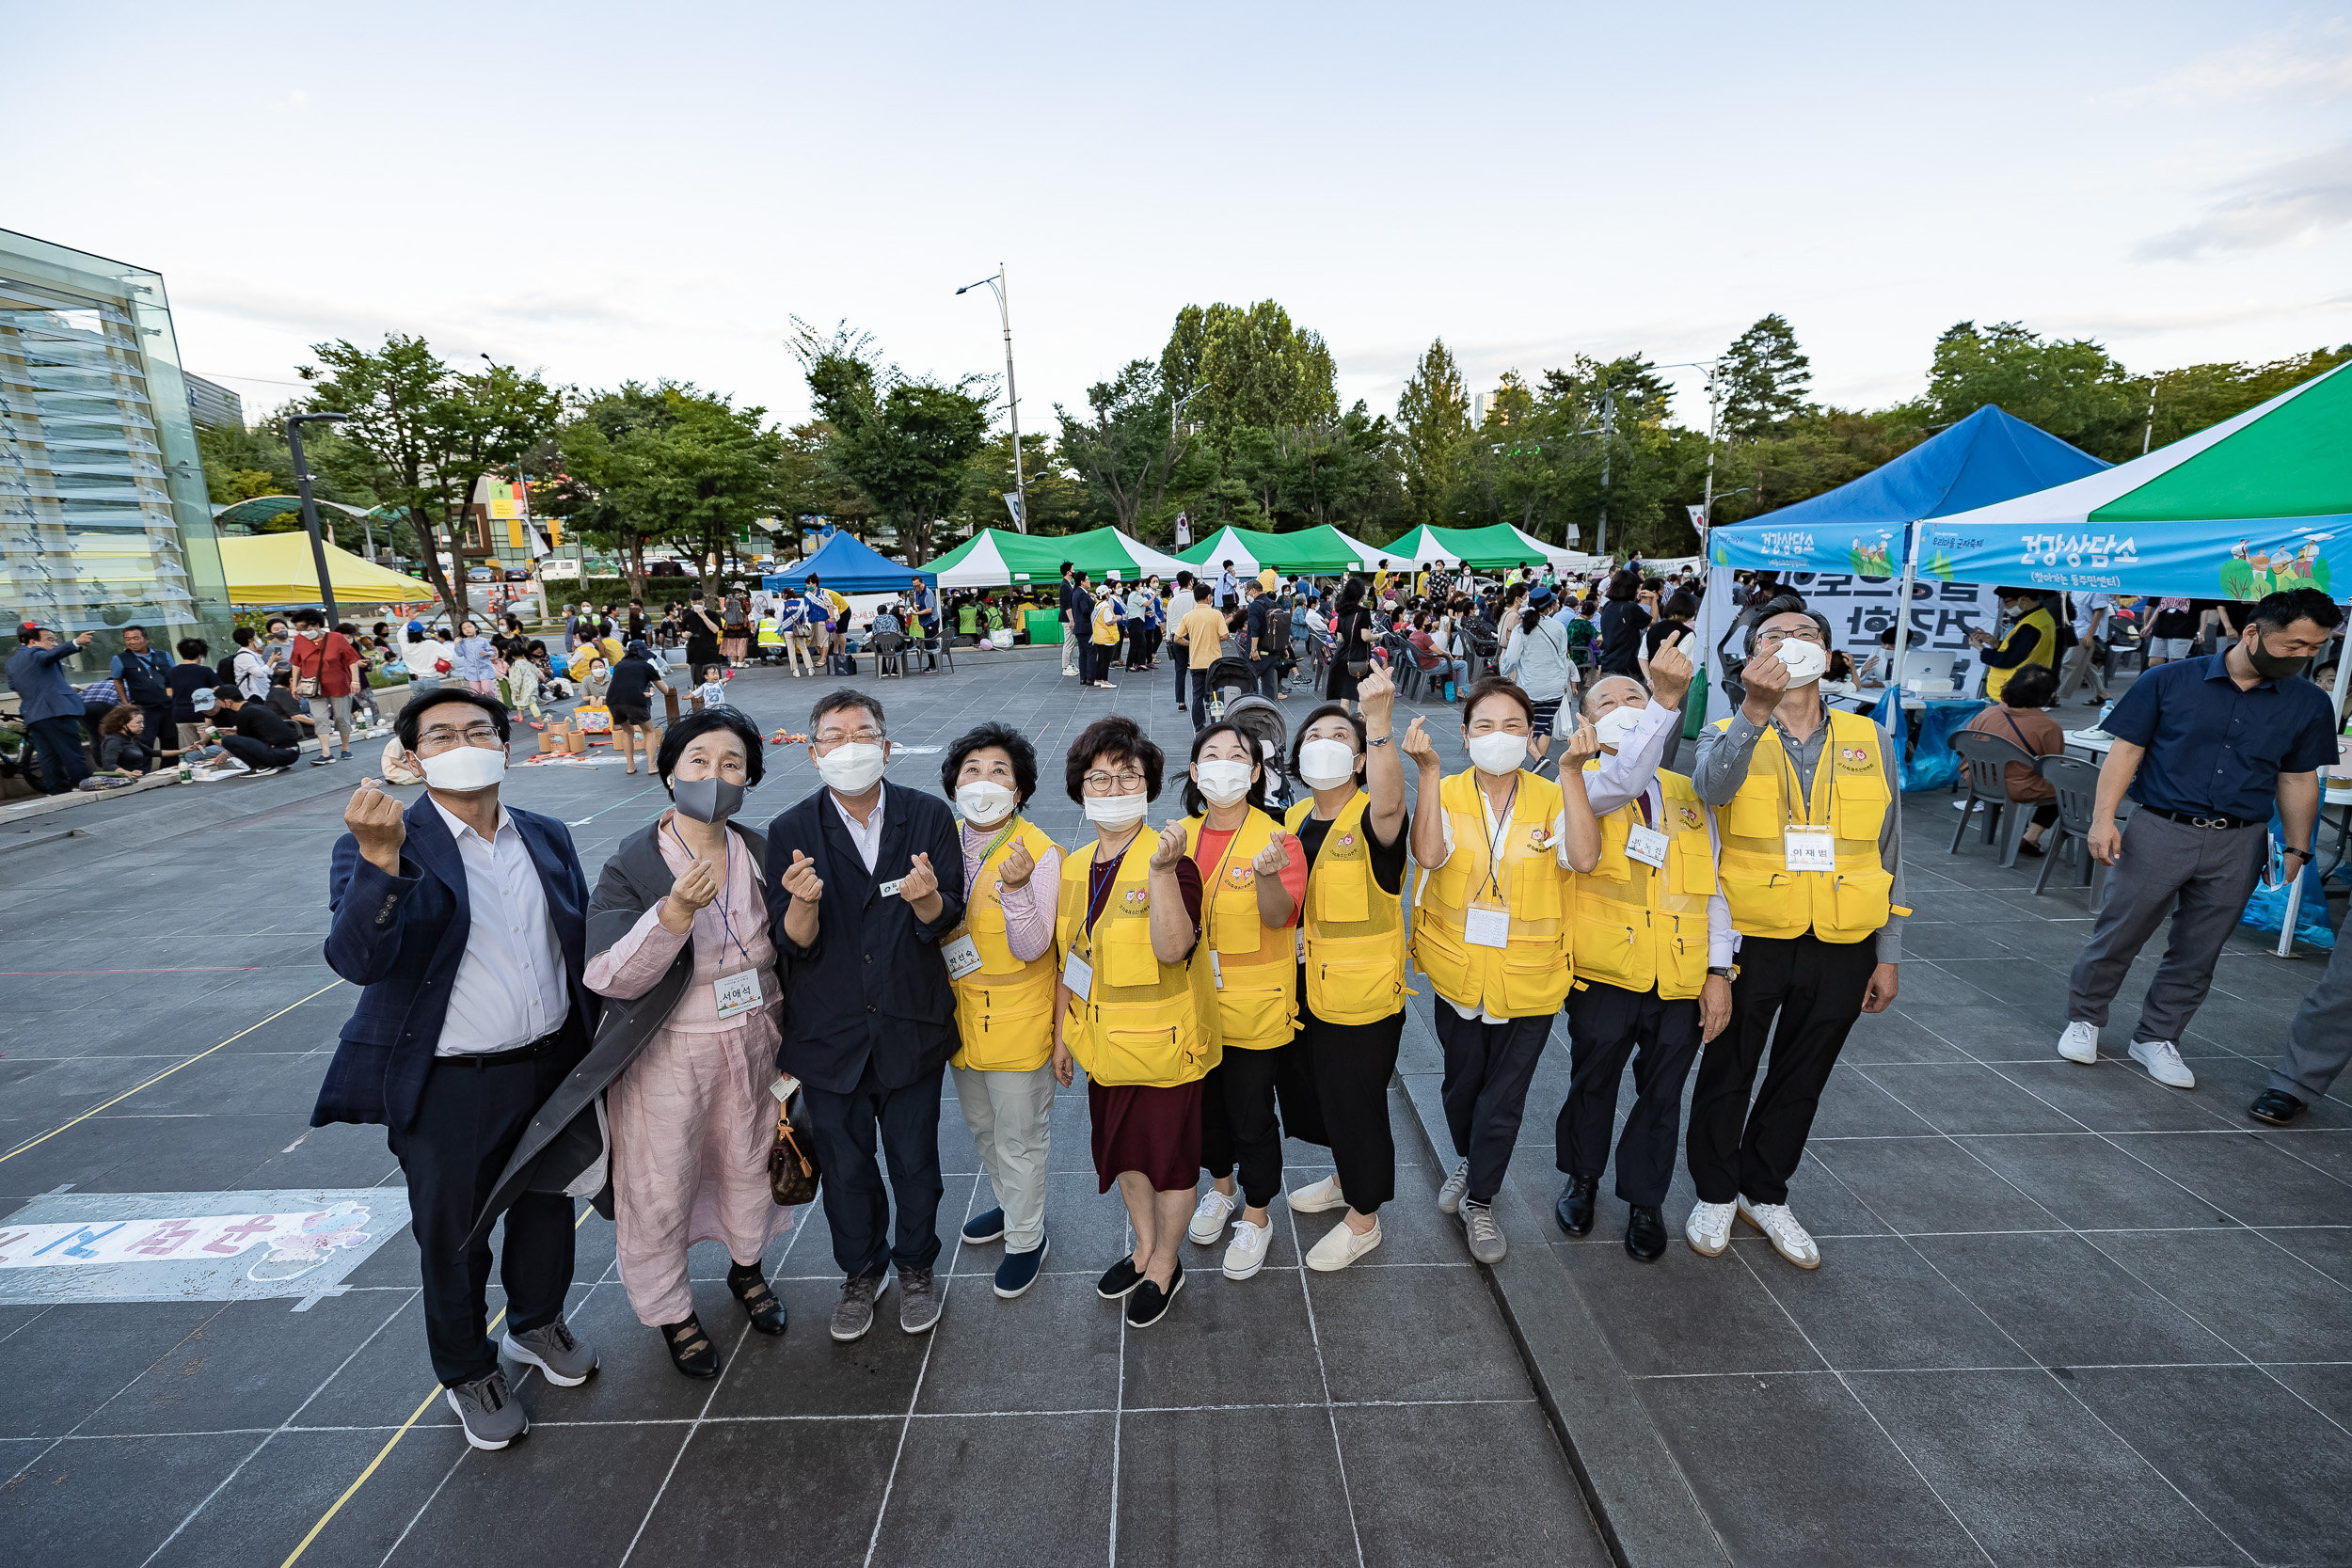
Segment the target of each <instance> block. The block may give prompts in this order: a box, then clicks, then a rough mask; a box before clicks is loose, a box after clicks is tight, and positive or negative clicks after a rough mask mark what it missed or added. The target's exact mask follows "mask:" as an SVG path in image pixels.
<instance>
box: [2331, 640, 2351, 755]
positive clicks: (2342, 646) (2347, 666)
mask: <svg viewBox="0 0 2352 1568" xmlns="http://www.w3.org/2000/svg"><path fill="white" fill-rule="evenodd" d="M2347 678H2352V637H2347V638H2344V639H2342V640H2340V641H2338V642H2337V643H2336V690H2335V702H2336V728H2337V730H2338V731H2339V732H2341V731H2342V730H2343V728H2344V684H2345V681H2346V680H2347Z"/></svg>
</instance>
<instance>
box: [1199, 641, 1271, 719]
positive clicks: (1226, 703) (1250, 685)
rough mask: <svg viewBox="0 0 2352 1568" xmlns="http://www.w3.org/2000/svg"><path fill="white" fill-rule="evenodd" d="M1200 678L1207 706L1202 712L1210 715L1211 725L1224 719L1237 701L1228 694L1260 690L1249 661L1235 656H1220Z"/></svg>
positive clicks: (1204, 701)
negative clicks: (1227, 711) (1251, 671)
mask: <svg viewBox="0 0 2352 1568" xmlns="http://www.w3.org/2000/svg"><path fill="white" fill-rule="evenodd" d="M1198 678H1200V679H1201V680H1202V682H1203V684H1202V688H1201V689H1202V691H1203V693H1204V696H1203V698H1202V701H1203V703H1204V705H1205V706H1204V707H1203V709H1202V711H1204V712H1205V713H1207V714H1208V716H1209V721H1210V722H1211V723H1215V722H1216V721H1218V720H1219V719H1222V718H1224V717H1225V714H1226V710H1227V709H1228V708H1229V707H1230V706H1231V705H1232V703H1233V702H1234V701H1235V700H1236V698H1235V697H1229V696H1227V695H1226V693H1227V692H1229V691H1230V692H1233V693H1236V694H1237V695H1238V694H1247V693H1248V692H1251V691H1255V690H1256V689H1258V677H1257V676H1256V675H1255V674H1253V673H1250V669H1249V661H1248V659H1246V658H1242V657H1237V656H1235V655H1233V654H1225V655H1222V656H1220V657H1218V658H1217V660H1216V663H1214V664H1212V665H1210V666H1209V668H1208V670H1207V671H1206V672H1205V673H1203V675H1202V676H1200V677H1198Z"/></svg>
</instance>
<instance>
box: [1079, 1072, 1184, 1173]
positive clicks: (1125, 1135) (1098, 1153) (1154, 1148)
mask: <svg viewBox="0 0 2352 1568" xmlns="http://www.w3.org/2000/svg"><path fill="white" fill-rule="evenodd" d="M1087 1115H1088V1117H1089V1119H1091V1120H1092V1122H1093V1124H1094V1174H1095V1178H1096V1179H1097V1180H1100V1181H1101V1182H1102V1183H1103V1185H1102V1188H1101V1190H1102V1191H1104V1192H1106V1193H1107V1192H1109V1191H1110V1190H1111V1189H1112V1188H1113V1187H1114V1186H1117V1185H1118V1184H1119V1178H1120V1173H1121V1172H1123V1171H1131V1170H1132V1171H1141V1172H1142V1173H1143V1175H1144V1178H1145V1179H1146V1180H1149V1181H1150V1182H1151V1183H1152V1191H1153V1192H1159V1193H1172V1192H1176V1191H1179V1190H1180V1189H1181V1190H1182V1191H1184V1192H1190V1191H1192V1189H1193V1188H1194V1187H1195V1186H1197V1185H1199V1183H1200V1079H1197V1078H1196V1079H1194V1080H1193V1081H1192V1082H1191V1083H1189V1084H1179V1085H1176V1086H1175V1087H1174V1088H1172V1089H1171V1088H1158V1087H1154V1086H1152V1085H1144V1084H1121V1085H1116V1086H1109V1087H1106V1086H1104V1085H1101V1084H1097V1083H1095V1082H1093V1081H1092V1080H1090V1079H1089V1081H1088V1083H1087Z"/></svg>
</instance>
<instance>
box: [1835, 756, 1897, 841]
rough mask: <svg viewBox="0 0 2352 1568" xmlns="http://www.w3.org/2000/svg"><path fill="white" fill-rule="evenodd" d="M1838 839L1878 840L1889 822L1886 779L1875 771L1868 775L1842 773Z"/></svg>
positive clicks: (1839, 796) (1838, 785)
mask: <svg viewBox="0 0 2352 1568" xmlns="http://www.w3.org/2000/svg"><path fill="white" fill-rule="evenodd" d="M1837 816H1838V822H1837V836H1838V837H1840V838H1867V839H1876V838H1877V837H1878V836H1879V829H1880V828H1881V827H1882V826H1883V824H1884V823H1885V821H1886V780H1885V778H1884V776H1883V775H1882V774H1881V773H1880V772H1879V770H1878V769H1877V768H1872V769H1871V770H1870V771H1869V772H1867V773H1847V774H1841V775H1840V776H1839V777H1838V780H1837Z"/></svg>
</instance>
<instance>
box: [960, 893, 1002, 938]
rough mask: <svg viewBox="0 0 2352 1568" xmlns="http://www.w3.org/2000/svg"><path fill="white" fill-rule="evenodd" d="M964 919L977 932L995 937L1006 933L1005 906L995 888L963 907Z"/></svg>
mask: <svg viewBox="0 0 2352 1568" xmlns="http://www.w3.org/2000/svg"><path fill="white" fill-rule="evenodd" d="M963 918H964V919H965V920H966V921H968V922H970V924H971V927H972V929H974V930H976V931H986V932H989V933H990V934H991V935H993V936H1002V935H1004V933H1005V906H1004V905H1003V904H1002V903H1001V902H1000V901H999V898H998V895H997V894H996V892H995V890H994V889H993V888H992V889H991V890H990V891H988V892H986V893H983V894H982V895H979V896H978V897H977V898H975V899H973V900H972V901H971V902H970V903H969V904H966V905H965V906H964V907H963Z"/></svg>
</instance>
